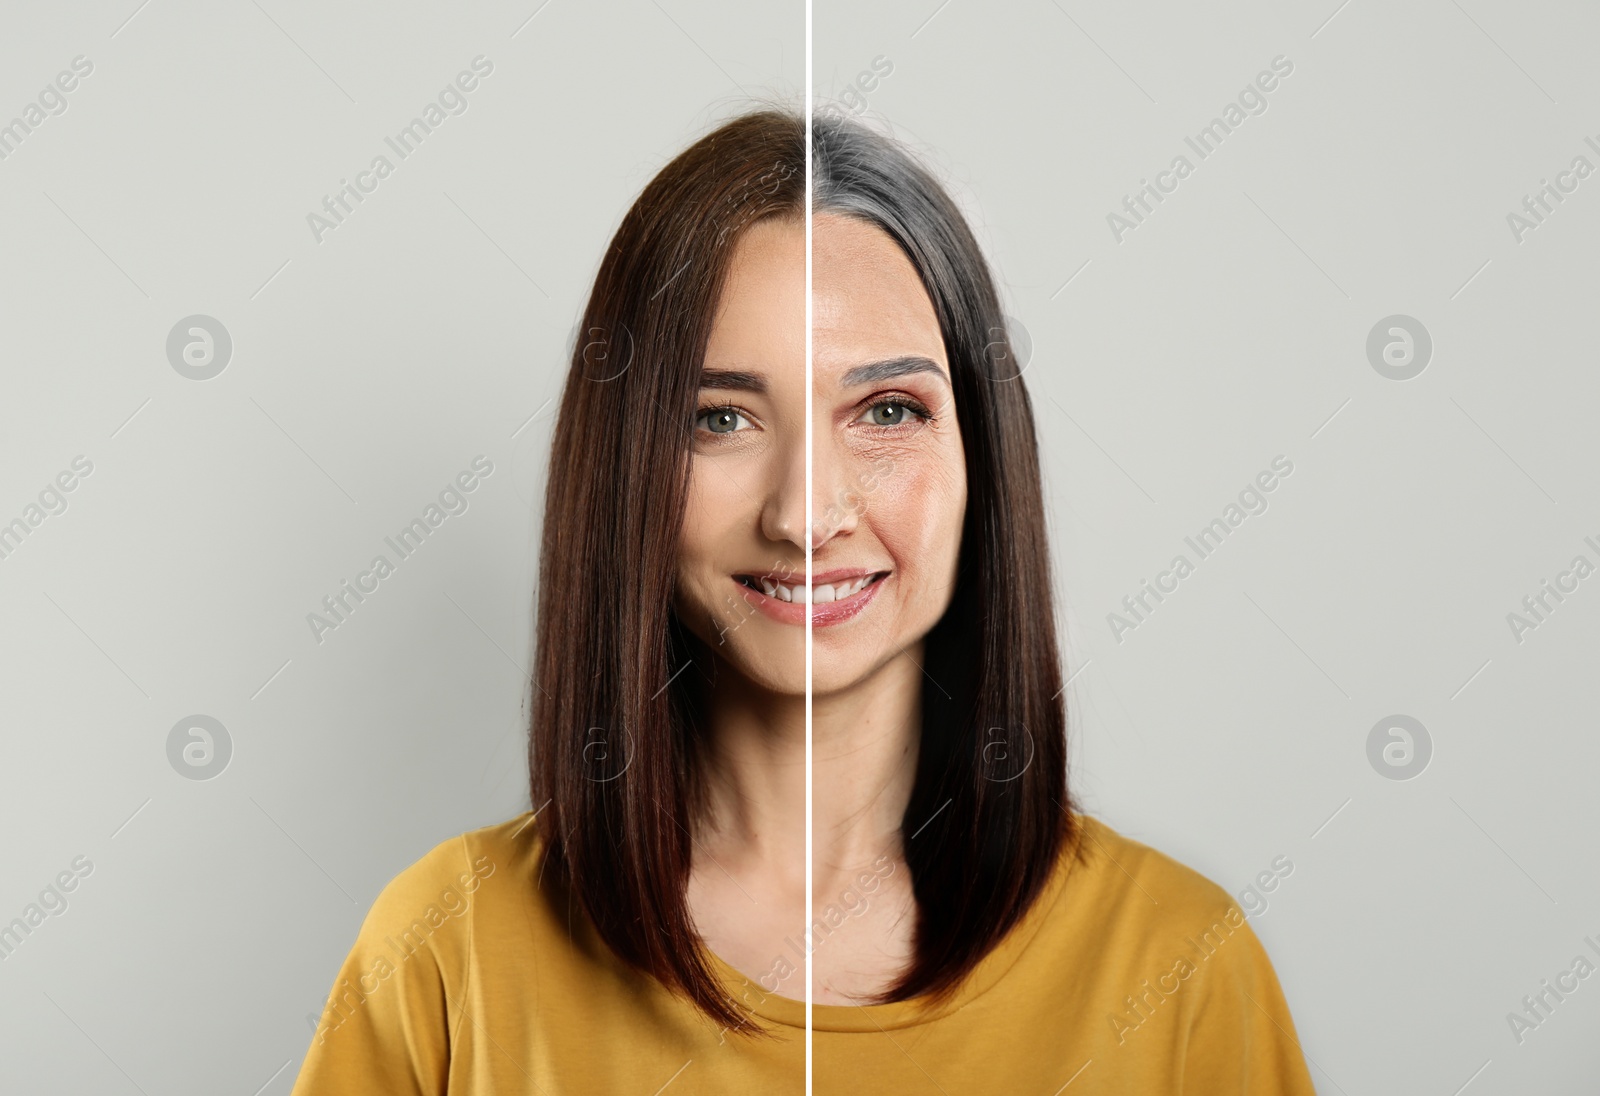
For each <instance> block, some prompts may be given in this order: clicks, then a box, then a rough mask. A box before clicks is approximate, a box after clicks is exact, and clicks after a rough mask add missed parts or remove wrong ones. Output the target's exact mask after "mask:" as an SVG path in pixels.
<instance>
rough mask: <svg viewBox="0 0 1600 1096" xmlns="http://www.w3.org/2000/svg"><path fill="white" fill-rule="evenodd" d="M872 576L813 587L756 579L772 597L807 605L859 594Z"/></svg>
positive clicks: (870, 580) (763, 590)
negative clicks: (786, 584)
mask: <svg viewBox="0 0 1600 1096" xmlns="http://www.w3.org/2000/svg"><path fill="white" fill-rule="evenodd" d="M872 578H873V576H872V575H862V576H861V577H860V578H858V579H853V580H852V581H850V582H837V583H831V584H830V583H826V582H824V583H819V584H817V585H816V586H813V587H807V586H805V585H803V584H800V583H796V584H795V585H793V586H785V585H784V584H783V583H781V582H773V581H772V580H771V579H765V578H762V579H757V580H756V581H757V582H759V583H760V584H761V592H762V593H764V594H766V595H767V596H768V597H770V598H777V599H778V600H779V601H787V602H791V603H792V604H796V605H805V604H807V603H808V602H809V603H810V604H812V605H827V604H828V603H830V602H834V601H843V600H844V599H845V598H847V597H853V596H855V595H856V594H859V593H860V592H861V591H862V590H865V589H866V588H867V586H868V585H869V584H870V583H871V582H872Z"/></svg>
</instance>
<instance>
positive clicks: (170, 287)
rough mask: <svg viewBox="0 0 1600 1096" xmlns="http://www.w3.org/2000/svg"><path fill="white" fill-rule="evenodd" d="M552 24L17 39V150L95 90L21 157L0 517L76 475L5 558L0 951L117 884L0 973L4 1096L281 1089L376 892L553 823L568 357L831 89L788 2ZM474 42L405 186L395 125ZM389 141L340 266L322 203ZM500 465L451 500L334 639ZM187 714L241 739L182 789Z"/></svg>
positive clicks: (136, 18) (11, 105) (277, 13)
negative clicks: (551, 493)
mask: <svg viewBox="0 0 1600 1096" xmlns="http://www.w3.org/2000/svg"><path fill="white" fill-rule="evenodd" d="M540 3H541V0H527V2H526V3H504V4H493V5H487V6H485V5H471V6H467V7H455V8H446V7H443V6H439V5H424V4H417V3H410V4H405V5H398V6H397V5H390V4H386V5H381V6H372V5H349V4H346V5H326V4H313V3H307V2H304V0H259V3H256V2H251V0H239V2H228V3H200V2H198V0H150V2H149V3H148V4H146V5H144V6H142V7H141V6H139V4H138V0H126V2H125V3H117V4H107V3H100V2H96V3H91V4H88V5H67V6H52V7H50V8H49V9H45V8H44V7H43V6H31V7H29V6H24V5H20V4H12V5H8V6H7V8H6V10H5V13H4V16H3V24H4V30H5V33H3V34H0V122H3V121H5V120H8V119H10V118H12V117H13V116H18V115H20V113H21V112H22V111H23V110H24V109H25V107H26V104H28V103H29V102H31V101H35V100H36V98H37V97H38V95H39V92H40V90H41V89H42V88H44V87H45V86H46V85H47V84H49V83H50V82H51V81H52V80H53V79H54V78H55V76H56V74H57V73H58V72H59V71H61V70H63V69H67V68H68V67H69V65H70V63H71V61H72V59H73V58H74V57H76V56H78V55H83V56H85V57H86V58H87V59H88V60H89V61H90V62H92V63H93V72H92V74H90V75H89V76H88V77H87V78H85V79H83V80H82V82H81V83H79V84H78V85H77V87H76V89H75V90H73V91H72V92H70V93H69V94H68V96H67V102H68V106H67V109H66V110H65V111H64V112H63V113H61V114H59V115H55V116H50V117H47V118H46V119H45V121H44V122H43V123H42V124H41V125H40V126H38V128H36V129H35V130H34V131H33V132H32V133H29V134H28V135H26V136H25V137H24V139H23V140H22V141H21V143H20V144H18V145H17V146H16V147H15V149H14V150H13V151H11V152H10V154H9V155H8V156H7V157H6V158H5V159H3V160H0V240H4V245H3V247H0V309H3V317H4V322H3V325H0V338H3V340H4V341H3V349H0V369H3V389H0V390H3V392H4V398H3V399H0V522H9V521H10V520H11V519H12V518H15V517H18V516H19V515H21V514H23V513H24V510H25V507H26V506H27V505H28V504H29V503H30V502H33V501H35V500H36V497H37V495H38V493H39V492H40V491H41V490H42V489H43V488H44V487H45V486H46V485H47V484H49V483H50V482H51V480H52V479H53V477H55V476H56V475H57V473H59V472H62V471H63V470H65V469H68V468H69V466H70V464H71V462H72V461H73V459H74V458H75V457H77V456H79V455H82V456H83V457H85V458H86V459H87V461H88V462H89V463H91V464H92V466H93V471H92V472H91V473H90V474H89V475H88V476H87V477H86V478H84V479H82V481H81V482H79V483H78V484H77V485H76V486H75V488H74V489H73V490H72V492H71V493H70V494H67V495H66V496H65V497H66V500H67V503H68V506H67V509H66V510H65V512H63V513H59V514H55V515H51V516H49V517H48V518H47V519H46V520H44V521H43V523H42V524H40V525H39V526H38V528H36V529H33V530H32V532H31V534H30V535H29V536H28V537H27V538H26V540H25V541H24V542H23V543H22V545H21V546H20V548H18V549H17V550H16V551H15V552H13V553H11V554H10V555H9V557H8V558H5V559H0V620H3V621H4V622H5V626H4V628H0V696H3V712H0V721H3V724H0V725H3V727H4V738H3V741H4V746H5V756H4V759H3V762H0V832H3V833H4V834H5V840H4V841H3V843H0V848H3V857H4V860H3V863H0V923H9V922H10V920H11V919H12V918H13V917H17V916H19V915H21V914H22V913H23V911H24V909H25V907H26V906H27V905H28V904H29V903H32V902H35V901H37V900H38V896H39V893H40V892H41V891H42V890H44V889H45V888H46V887H47V886H48V885H50V884H51V883H52V882H53V881H55V880H56V878H57V876H58V874H59V873H61V872H63V871H68V870H70V866H71V863H72V862H73V860H74V858H75V857H80V856H82V857H86V858H87V860H86V861H83V862H80V863H81V864H88V865H92V870H90V871H89V872H88V874H87V876H86V877H83V878H80V879H79V880H78V882H77V884H76V888H75V890H73V891H72V892H71V893H70V894H69V895H67V898H68V899H69V905H68V906H67V909H66V911H65V912H64V913H62V914H60V915H56V916H52V917H50V918H49V919H48V920H47V921H46V922H45V923H44V924H42V925H40V926H39V927H38V928H37V929H35V930H34V932H33V933H32V935H30V936H28V937H27V938H25V939H24V940H23V941H22V943H21V944H20V946H18V947H17V948H16V950H15V951H14V952H13V953H12V954H10V955H9V956H8V957H7V958H5V960H4V961H3V963H0V1031H3V1032H4V1035H3V1036H0V1092H5V1093H23V1092H27V1093H51V1092H59V1093H74V1094H77V1093H87V1092H93V1093H121V1092H127V1093H134V1092H138V1091H144V1092H148V1093H158V1092H160V1093H196V1094H201V1093H203V1094H206V1096H215V1094H217V1093H242V1094H244V1096H251V1094H257V1096H272V1094H282V1093H287V1092H288V1091H289V1089H290V1087H291V1085H292V1083H293V1079H294V1077H295V1074H296V1073H297V1071H298V1069H299V1065H300V1062H301V1060H302V1058H303V1056H304V1053H305V1050H306V1048H307V1047H308V1046H309V1044H310V1040H311V1035H312V1027H311V1025H310V1024H309V1023H308V1021H307V1017H308V1015H310V1016H315V1015H317V1014H320V1011H321V1008H322V1004H323V1000H324V998H325V997H326V995H327V993H328V990H329V988H330V987H331V986H332V983H333V978H334V975H335V973H336V971H337V969H338V966H339V963H340V962H341V961H342V960H343V958H344V955H345V953H346V951H347V950H348V948H349V946H350V944H351V943H352V941H353V940H354V938H355V933H356V929H357V927H358V926H359V924H360V921H361V918H362V917H363V916H364V914H365V913H366V911H367V908H368V907H369V905H370V904H371V902H372V899H373V898H374V897H375V896H376V894H377V892H378V891H379V889H380V888H381V887H382V886H383V885H384V883H386V882H387V881H388V880H389V879H390V878H392V877H393V876H394V874H395V873H396V872H398V871H400V870H401V869H402V868H404V867H405V866H406V865H407V864H409V863H411V862H412V861H414V860H416V859H417V858H418V857H420V856H421V855H422V854H423V853H424V852H426V851H427V850H428V849H429V848H431V847H432V846H433V845H434V844H436V843H437V842H439V841H441V840H444V839H445V838H447V837H449V836H451V835H453V834H456V833H460V832H461V831H463V830H466V829H471V828H474V827H477V826H481V825H485V824H488V823H491V822H495V821H500V820H502V819H504V818H507V817H510V816H511V815H513V814H515V813H517V812H519V811H521V810H525V809H527V807H528V805H529V804H528V800H527V779H526V775H525V771H524V760H523V758H524V752H523V751H524V743H525V735H524V727H523V703H522V701H523V694H524V693H525V691H526V690H527V680H526V678H525V676H524V673H525V670H524V668H525V666H526V665H527V663H528V655H529V637H530V625H531V611H532V599H533V578H534V566H535V553H534V548H533V545H534V543H535V541H534V539H533V538H534V537H535V534H536V532H537V520H536V519H537V515H536V508H535V506H534V504H535V503H536V502H537V501H538V500H540V499H541V497H542V490H543V478H544V465H545V461H546V458H547V455H548V448H549V431H550V427H551V418H552V409H553V403H552V402H551V401H552V400H553V399H554V398H555V396H556V395H557V392H558V387H559V380H560V376H561V373H562V371H563V369H564V364H565V363H564V352H565V347H566V345H567V343H568V339H569V337H570V332H571V330H572V328H573V326H574V324H575V322H576V320H577V317H578V313H579V309H580V307H581V304H582V301H583V299H584V296H585V295H586V292H587V289H588V286H589V282H590V281H591V279H592V278H593V275H594V272H595V270H596V268H597V266H598V264H599V259H600V255H601V253H602V251H603V249H604V247H605V244H606V242H607V240H608V239H609V237H610V234H611V232H612V231H613V230H614V229H615V227H616V225H617V223H618V221H619V220H620V219H621V216H622V214H623V212H624V210H625V209H626V208H627V206H628V205H629V203H630V202H631V201H632V200H633V198H634V197H635V195H636V194H637V193H638V191H639V189H640V188H641V187H642V186H643V185H644V184H645V182H646V181H647V180H648V179H649V178H650V176H651V175H653V174H654V173H655V171H656V170H657V169H659V168H660V167H661V166H662V165H663V164H664V163H665V162H666V161H667V160H668V159H669V158H670V157H671V156H673V155H675V154H676V153H677V152H678V151H679V150H681V149H682V148H683V147H684V146H685V145H686V144H687V143H688V142H689V141H691V140H692V139H694V138H696V137H698V136H699V135H700V134H701V133H703V132H705V131H706V130H707V129H709V128H711V127H712V126H713V125H714V124H716V123H717V122H718V121H720V120H721V119H722V118H724V117H726V116H728V115H730V114H732V113H734V112H737V111H738V110H740V109H741V108H742V107H744V106H745V105H746V104H748V103H749V102H750V100H751V99H756V100H762V99H766V98H769V97H774V98H777V99H779V100H780V101H785V102H788V103H789V104H790V105H793V106H796V107H798V106H799V105H800V102H801V92H802V90H803V88H804V78H805V74H804V58H805V53H804V7H803V5H802V4H799V3H795V2H786V3H783V4H767V5H759V6H755V7H751V6H748V5H738V4H732V3H711V2H707V0H660V2H659V3H653V2H651V0H637V2H635V0H623V2H618V3H607V4H605V5H579V4H575V3H571V2H570V0H550V2H549V3H548V4H547V6H544V7H542V8H541V7H540ZM536 13H537V14H536ZM530 17H531V20H530ZM478 55H484V56H485V57H486V58H487V59H488V60H489V61H492V62H493V65H494V69H493V73H492V74H491V75H490V76H488V77H487V78H485V79H483V80H482V81H481V82H479V83H478V85H477V88H476V89H475V90H474V91H472V92H469V93H468V96H467V102H468V107H467V109H466V110H465V112H464V113H461V114H459V115H455V116H448V117H446V119H445V120H444V122H443V124H442V125H441V126H440V127H439V128H438V129H436V130H435V131H434V132H432V133H431V134H429V135H428V136H427V137H426V139H425V140H424V141H423V143H422V144H421V146H420V147H419V148H417V149H416V150H415V151H414V152H413V153H412V154H411V155H410V156H409V157H408V158H406V159H404V160H401V159H400V158H399V157H398V156H397V155H396V154H395V153H394V152H393V151H392V150H389V149H388V148H387V146H386V145H385V143H384V138H385V136H389V135H394V134H396V133H398V132H399V131H400V129H401V128H402V127H404V126H405V125H407V124H408V123H409V122H410V120H411V119H412V118H413V117H416V116H417V115H418V114H419V113H420V112H421V110H422V108H423V107H424V105H425V104H426V103H428V102H429V101H430V100H433V99H435V98H436V97H437V95H438V93H439V91H440V89H442V88H444V87H446V85H447V84H449V83H450V81H452V80H453V79H454V78H455V76H456V74H457V73H458V72H459V71H461V70H462V69H465V68H468V67H469V65H470V63H471V61H472V59H473V58H474V57H476V56H478ZM69 82H70V81H69ZM380 154H387V155H388V156H389V158H390V160H391V161H392V162H393V164H394V172H393V174H391V175H390V176H389V177H388V178H386V179H383V180H381V181H380V182H379V184H378V186H377V189H376V190H375V191H374V192H373V193H371V194H369V195H367V196H366V197H365V200H364V201H363V202H362V203H361V204H360V205H358V206H355V208H354V210H353V212H352V213H351V214H349V215H348V216H347V217H346V219H345V220H344V222H343V223H342V224H340V225H339V226H338V227H336V228H335V229H333V230H332V231H330V232H327V233H325V234H324V236H323V239H322V240H321V242H320V243H319V242H318V241H317V239H316V238H315V236H314V234H313V232H312V230H311V229H310V227H309V226H308V224H307V221H306V216H307V214H308V213H311V212H313V211H315V210H318V209H319V208H320V206H321V203H322V201H323V198H324V195H327V194H330V193H331V192H332V191H334V190H335V189H336V188H337V187H338V186H339V185H340V180H341V179H354V177H355V174H354V173H356V172H357V171H361V170H364V169H366V168H367V167H368V166H369V165H370V164H371V163H372V160H373V158H374V157H376V156H378V155H380ZM194 314H202V315H208V316H212V317H215V318H216V319H217V320H220V321H221V323H222V324H223V325H224V326H225V327H226V329H227V331H228V332H229V333H230V334H231V337H232V342H233V355H232V359H231V361H229V363H228V364H227V366H226V367H225V368H224V369H223V370H222V372H221V373H220V374H219V375H217V376H216V377H215V378H214V379H211V380H206V381H195V380H189V379H185V378H184V377H181V376H179V374H178V373H177V371H176V370H175V369H174V368H173V367H172V366H171V365H170V364H169V362H168V359H167V353H166V344H167V339H168V333H169V331H170V330H171V329H172V328H173V326H174V325H175V324H176V323H177V322H178V321H179V320H180V319H183V318H185V317H188V316H191V315H194ZM184 334H185V338H184V339H183V340H181V341H191V340H188V338H187V335H186V332H185V333H184ZM480 455H482V456H483V457H485V458H487V460H488V461H489V462H491V463H492V465H493V468H494V471H493V473H492V474H490V475H489V476H488V477H487V478H486V479H484V480H483V481H482V482H481V485H480V486H478V487H477V489H476V490H475V491H473V492H472V493H471V494H469V495H466V496H465V497H466V500H467V502H468V504H469V505H468V508H467V509H466V510H465V511H464V512H462V513H459V514H456V515H453V516H449V517H447V518H446V519H445V520H444V522H443V523H442V524H441V525H440V526H439V527H438V528H437V529H436V530H435V531H434V532H433V534H432V535H431V536H430V537H429V539H428V540H427V542H426V543H425V544H424V545H423V547H422V548H421V549H420V550H419V551H418V552H417V554H416V555H414V556H413V557H411V558H409V559H407V560H405V561H403V562H399V563H398V566H397V568H396V571H395V573H394V574H393V575H392V576H390V577H389V578H387V579H385V580H383V581H382V582H381V583H380V584H379V588H378V590H377V591H375V592H374V593H372V594H371V595H370V596H368V597H367V600H366V601H365V602H364V603H363V604H362V605H360V607H359V608H358V609H357V611H356V612H355V613H354V614H352V615H350V616H349V617H348V619H347V620H346V621H345V622H344V623H343V624H341V625H339V626H338V627H337V628H336V629H334V630H333V631H331V632H327V633H326V634H324V635H323V636H322V642H321V643H318V642H316V641H315V640H314V638H313V635H312V630H311V628H310V626H309V625H308V624H307V621H306V617H307V614H309V613H312V612H317V611H319V604H320V602H321V600H322V598H323V597H324V596H327V595H332V594H334V593H336V592H337V588H338V586H339V584H340V583H341V581H343V580H345V579H351V578H353V577H354V576H355V575H356V573H357V572H358V571H360V570H362V569H364V568H365V567H366V566H367V565H368V564H369V563H370V561H371V560H372V558H373V556H374V555H376V554H378V553H380V552H382V553H384V554H385V555H388V556H389V557H390V558H391V560H394V559H395V558H396V556H395V554H394V553H393V552H392V551H391V550H389V549H388V548H386V545H385V542H384V538H385V537H386V536H392V535H393V534H395V533H396V532H398V530H399V529H400V528H402V527H403V526H405V525H406V524H407V523H408V522H409V521H410V520H411V519H413V518H415V517H418V516H420V515H422V514H423V512H424V511H425V509H426V507H427V506H428V505H429V504H430V503H432V502H435V501H436V499H437V496H438V494H439V492H440V491H441V490H442V489H444V488H445V487H446V486H448V485H449V484H450V482H451V480H452V479H453V478H454V477H455V476H456V475H457V474H458V473H460V472H462V471H464V470H467V469H468V468H469V466H470V465H471V463H472V462H473V460H474V458H476V457H478V456H480ZM195 714H204V715H208V716H210V717H212V718H214V719H216V720H218V721H219V722H220V723H221V724H222V726H224V727H225V728H226V731H227V734H228V736H229V737H230V738H231V741H232V751H233V752H232V757H231V759H230V760H229V761H228V764H227V766H226V768H224V769H223V770H222V772H221V773H220V775H217V776H214V777H213V778H212V779H209V780H193V779H186V778H185V777H184V776H181V775H179V771H178V769H179V768H182V767H184V765H185V764H186V763H184V762H183V761H182V760H181V755H180V761H179V763H178V766H177V767H174V765H172V764H169V760H168V752H167V739H168V734H169V731H170V730H171V729H172V728H173V726H174V725H175V724H176V723H178V722H179V721H180V720H183V719H185V718H186V717H189V716H191V715H195Z"/></svg>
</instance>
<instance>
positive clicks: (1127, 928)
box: [1056, 816, 1272, 992]
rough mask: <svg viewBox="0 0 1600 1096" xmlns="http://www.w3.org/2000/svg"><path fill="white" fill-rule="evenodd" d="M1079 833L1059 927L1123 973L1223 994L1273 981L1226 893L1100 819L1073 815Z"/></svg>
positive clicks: (1255, 941)
mask: <svg viewBox="0 0 1600 1096" xmlns="http://www.w3.org/2000/svg"><path fill="white" fill-rule="evenodd" d="M1078 821H1080V822H1082V829H1080V835H1078V838H1077V843H1075V846H1074V848H1072V850H1069V856H1070V859H1072V864H1070V869H1069V875H1067V885H1066V893H1064V896H1062V902H1061V907H1059V909H1058V910H1056V914H1058V920H1059V928H1061V930H1066V931H1069V933H1072V934H1075V936H1080V938H1088V939H1101V941H1104V942H1106V944H1107V946H1109V949H1114V950H1115V954H1117V955H1118V957H1120V958H1122V960H1125V962H1126V963H1128V973H1130V974H1131V973H1133V971H1141V973H1139V974H1138V976H1141V978H1142V976H1144V971H1168V970H1171V971H1178V973H1179V974H1181V978H1182V981H1186V982H1187V981H1189V978H1190V974H1200V976H1202V978H1198V979H1197V984H1205V986H1208V987H1211V989H1214V990H1221V992H1229V987H1232V989H1235V990H1237V989H1246V990H1248V987H1250V986H1254V984H1259V982H1261V981H1262V979H1270V978H1272V965H1270V962H1269V960H1267V952H1266V949H1264V947H1262V946H1261V941H1259V939H1258V938H1256V933H1254V930H1253V928H1251V925H1250V920H1248V914H1246V912H1245V910H1242V909H1240V906H1238V902H1235V901H1234V898H1232V894H1229V893H1227V891H1226V890H1222V886H1219V885H1218V883H1216V882H1213V880H1211V878H1208V877H1206V875H1203V874H1200V872H1197V870H1195V869H1192V867H1189V866H1187V864H1182V862H1181V861H1178V859H1174V858H1171V856H1168V854H1166V853H1162V851H1158V850H1155V848H1150V846H1149V845H1146V843H1142V842H1138V840H1134V838H1131V837H1126V835H1123V834H1120V832H1118V830H1115V829H1114V827H1110V826H1109V824H1106V822H1104V821H1101V819H1098V818H1091V816H1078Z"/></svg>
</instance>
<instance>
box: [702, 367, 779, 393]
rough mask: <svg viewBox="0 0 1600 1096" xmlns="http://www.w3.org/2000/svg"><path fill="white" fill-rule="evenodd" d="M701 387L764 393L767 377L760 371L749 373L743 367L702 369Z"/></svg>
mask: <svg viewBox="0 0 1600 1096" xmlns="http://www.w3.org/2000/svg"><path fill="white" fill-rule="evenodd" d="M700 387H701V388H718V389H732V390H734V391H739V392H757V393H764V392H766V390H767V379H766V378H765V377H763V376H761V374H759V373H747V372H745V371H744V370H742V369H702V370H700Z"/></svg>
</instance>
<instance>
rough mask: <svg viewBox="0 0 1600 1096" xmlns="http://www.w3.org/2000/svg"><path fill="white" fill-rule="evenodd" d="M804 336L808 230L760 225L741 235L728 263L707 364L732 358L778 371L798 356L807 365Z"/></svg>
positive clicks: (790, 224)
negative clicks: (777, 368) (762, 364)
mask: <svg viewBox="0 0 1600 1096" xmlns="http://www.w3.org/2000/svg"><path fill="white" fill-rule="evenodd" d="M687 276H688V274H687V273H686V274H685V277H687ZM805 332H806V232H805V224H804V222H800V221H787V220H776V219H774V220H765V221H758V222H757V223H755V224H753V225H751V226H750V227H748V228H747V229H745V230H744V232H743V233H741V234H740V237H739V242H738V243H737V244H736V245H735V247H734V250H733V254H732V256H731V257H730V259H729V265H728V273H727V278H726V280H725V281H724V283H723V287H722V294H721V297H720V299H719V300H718V302H717V312H716V318H715V320H714V321H713V322H712V326H711V338H710V342H709V344H708V345H707V348H706V356H707V364H710V363H711V361H712V360H713V359H718V358H731V359H740V360H745V361H748V362H750V363H752V364H761V363H765V364H766V365H767V366H769V367H776V366H778V365H779V364H780V362H781V361H783V360H786V359H790V358H793V357H794V356H795V355H798V356H799V358H800V361H801V363H802V365H803V362H804V357H805Z"/></svg>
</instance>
